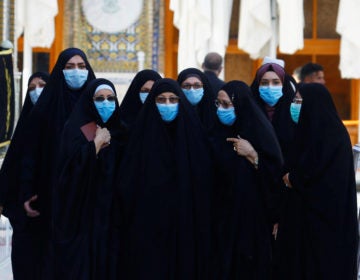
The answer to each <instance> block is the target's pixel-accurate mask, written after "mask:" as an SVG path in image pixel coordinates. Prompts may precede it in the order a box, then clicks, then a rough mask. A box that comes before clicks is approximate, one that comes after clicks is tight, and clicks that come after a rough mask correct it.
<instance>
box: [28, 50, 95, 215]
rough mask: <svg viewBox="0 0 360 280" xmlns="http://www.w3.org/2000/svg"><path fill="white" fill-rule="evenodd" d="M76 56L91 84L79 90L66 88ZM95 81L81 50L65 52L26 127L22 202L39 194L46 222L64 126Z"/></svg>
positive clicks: (39, 205)
mask: <svg viewBox="0 0 360 280" xmlns="http://www.w3.org/2000/svg"><path fill="white" fill-rule="evenodd" d="M75 55H79V56H81V57H82V59H83V60H84V62H85V65H86V69H87V70H88V77H87V82H85V84H84V85H83V87H82V88H80V89H79V90H71V89H70V88H69V87H68V86H67V85H66V82H65V78H64V74H63V70H64V68H65V65H66V63H67V62H68V61H69V59H71V58H72V57H74V56H75ZM94 78H95V75H94V72H93V70H92V68H91V66H90V64H89V62H88V60H87V58H86V55H85V53H84V52H83V51H81V50H80V49H77V48H68V49H66V50H64V51H62V52H61V53H60V55H59V57H58V60H57V62H56V64H55V66H54V68H53V70H52V72H51V74H50V78H49V81H48V83H47V84H46V86H45V88H44V89H43V92H42V93H41V95H40V97H39V99H38V101H37V103H36V106H34V108H33V110H32V111H31V113H30V114H29V120H28V122H27V124H26V127H24V129H25V137H26V138H27V139H28V141H27V143H28V146H27V150H26V152H25V156H24V160H23V167H22V171H23V172H22V173H23V174H22V178H21V180H22V182H23V186H24V190H23V194H22V199H21V200H22V202H24V201H26V200H28V199H29V198H30V197H31V196H33V195H35V194H38V195H39V196H38V206H37V207H36V208H38V209H39V210H40V213H41V216H42V218H44V219H48V217H49V215H50V211H49V209H51V206H50V204H51V200H50V188H51V187H50V186H51V185H52V183H53V180H54V174H55V173H54V172H55V167H56V155H57V152H58V150H59V143H60V138H61V133H62V129H63V126H64V124H65V122H66V120H67V118H68V117H69V115H70V113H71V111H72V109H73V107H74V105H75V103H76V101H77V99H78V98H79V97H80V96H81V94H82V93H83V91H84V89H85V87H86V85H87V83H88V82H89V81H91V80H93V79H94Z"/></svg>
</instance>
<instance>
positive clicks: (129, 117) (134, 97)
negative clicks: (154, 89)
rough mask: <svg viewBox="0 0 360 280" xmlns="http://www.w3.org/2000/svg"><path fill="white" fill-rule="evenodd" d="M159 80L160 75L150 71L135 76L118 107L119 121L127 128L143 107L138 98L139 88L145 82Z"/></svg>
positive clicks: (143, 71) (146, 70)
mask: <svg viewBox="0 0 360 280" xmlns="http://www.w3.org/2000/svg"><path fill="white" fill-rule="evenodd" d="M159 79H161V76H160V74H159V73H158V72H156V71H154V70H151V69H145V70H142V71H140V72H138V73H137V74H136V75H135V77H134V79H133V80H132V82H131V84H130V86H129V88H128V90H127V91H126V94H125V96H124V99H123V101H122V102H121V105H120V116H121V119H122V120H123V121H124V122H125V124H126V125H127V126H128V127H130V126H131V125H132V124H133V123H134V122H135V119H136V117H137V115H138V113H139V111H140V109H141V108H142V106H143V103H142V102H141V100H140V96H139V93H140V89H141V87H142V86H143V85H144V84H145V83H146V82H147V81H154V82H155V81H157V80H159Z"/></svg>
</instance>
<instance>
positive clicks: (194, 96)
mask: <svg viewBox="0 0 360 280" xmlns="http://www.w3.org/2000/svg"><path fill="white" fill-rule="evenodd" d="M182 90H183V92H184V94H185V96H186V98H187V100H189V102H190V103H191V105H194V106H195V105H197V104H198V103H199V102H200V101H201V99H202V97H203V96H204V89H203V88H198V89H193V88H191V89H184V88H183V89H182Z"/></svg>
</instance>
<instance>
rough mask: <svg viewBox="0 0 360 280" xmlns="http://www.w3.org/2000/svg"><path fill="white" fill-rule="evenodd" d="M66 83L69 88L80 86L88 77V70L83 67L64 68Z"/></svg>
mask: <svg viewBox="0 0 360 280" xmlns="http://www.w3.org/2000/svg"><path fill="white" fill-rule="evenodd" d="M63 73H64V77H65V81H66V84H67V85H68V87H69V88H71V89H79V88H81V87H82V86H83V85H84V84H85V82H86V80H87V77H88V73H89V71H88V70H85V69H66V70H63Z"/></svg>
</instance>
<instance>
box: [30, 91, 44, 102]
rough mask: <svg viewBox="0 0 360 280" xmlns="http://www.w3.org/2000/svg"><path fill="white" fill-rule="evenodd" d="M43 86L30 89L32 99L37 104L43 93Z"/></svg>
mask: <svg viewBox="0 0 360 280" xmlns="http://www.w3.org/2000/svg"><path fill="white" fill-rule="evenodd" d="M43 89H44V88H43V87H42V88H41V87H36V88H35V89H34V90H32V91H29V95H30V99H31V102H32V103H33V104H34V105H35V103H36V102H37V100H38V99H39V96H40V94H41V92H42V91H43Z"/></svg>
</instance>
